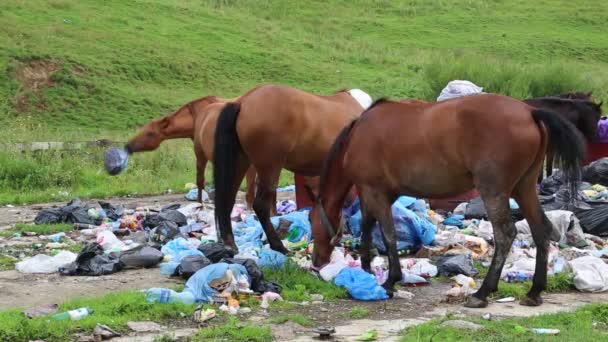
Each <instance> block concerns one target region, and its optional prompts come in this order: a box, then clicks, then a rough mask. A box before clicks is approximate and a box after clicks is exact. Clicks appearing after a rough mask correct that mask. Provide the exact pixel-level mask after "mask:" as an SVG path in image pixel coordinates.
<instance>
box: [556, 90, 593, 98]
mask: <svg viewBox="0 0 608 342" xmlns="http://www.w3.org/2000/svg"><path fill="white" fill-rule="evenodd" d="M592 94H593V92H592V91H590V92H584V91H571V92H567V93H563V94H558V95H555V96H554V97H559V98H562V99H579V100H588V99H590V98H591V95H592Z"/></svg>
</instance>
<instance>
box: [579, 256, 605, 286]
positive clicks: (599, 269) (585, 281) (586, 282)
mask: <svg viewBox="0 0 608 342" xmlns="http://www.w3.org/2000/svg"><path fill="white" fill-rule="evenodd" d="M570 267H571V268H572V272H573V273H574V286H575V287H576V288H577V289H578V290H579V291H584V292H604V291H608V265H606V264H605V263H604V262H603V261H602V259H600V258H596V257H594V256H584V257H580V258H577V259H574V260H572V261H570Z"/></svg>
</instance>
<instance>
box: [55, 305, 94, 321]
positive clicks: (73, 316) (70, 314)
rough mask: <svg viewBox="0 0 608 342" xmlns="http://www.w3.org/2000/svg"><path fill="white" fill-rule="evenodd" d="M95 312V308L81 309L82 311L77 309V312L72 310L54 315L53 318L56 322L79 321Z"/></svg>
mask: <svg viewBox="0 0 608 342" xmlns="http://www.w3.org/2000/svg"><path fill="white" fill-rule="evenodd" d="M94 312H95V310H93V308H80V309H76V310H70V311H65V312H61V313H58V314H54V315H53V316H52V317H51V318H52V319H53V320H55V321H66V320H72V321H78V320H81V319H83V318H85V317H87V316H88V315H90V314H92V313H94Z"/></svg>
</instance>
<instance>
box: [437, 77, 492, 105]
mask: <svg viewBox="0 0 608 342" xmlns="http://www.w3.org/2000/svg"><path fill="white" fill-rule="evenodd" d="M481 93H483V88H482V87H479V86H477V85H476V84H475V83H473V82H470V81H461V80H454V81H450V82H449V83H448V85H446V86H445V88H443V90H441V94H440V95H439V97H438V98H437V101H443V100H449V99H453V98H457V97H463V96H469V95H475V94H481Z"/></svg>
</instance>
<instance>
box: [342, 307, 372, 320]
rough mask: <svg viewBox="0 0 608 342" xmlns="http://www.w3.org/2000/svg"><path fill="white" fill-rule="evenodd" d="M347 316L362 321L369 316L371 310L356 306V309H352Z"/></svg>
mask: <svg viewBox="0 0 608 342" xmlns="http://www.w3.org/2000/svg"><path fill="white" fill-rule="evenodd" d="M347 316H348V317H349V318H352V319H362V318H365V317H367V316H369V309H367V308H364V307H362V306H355V307H354V308H352V309H350V311H349V312H348V314H347Z"/></svg>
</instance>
